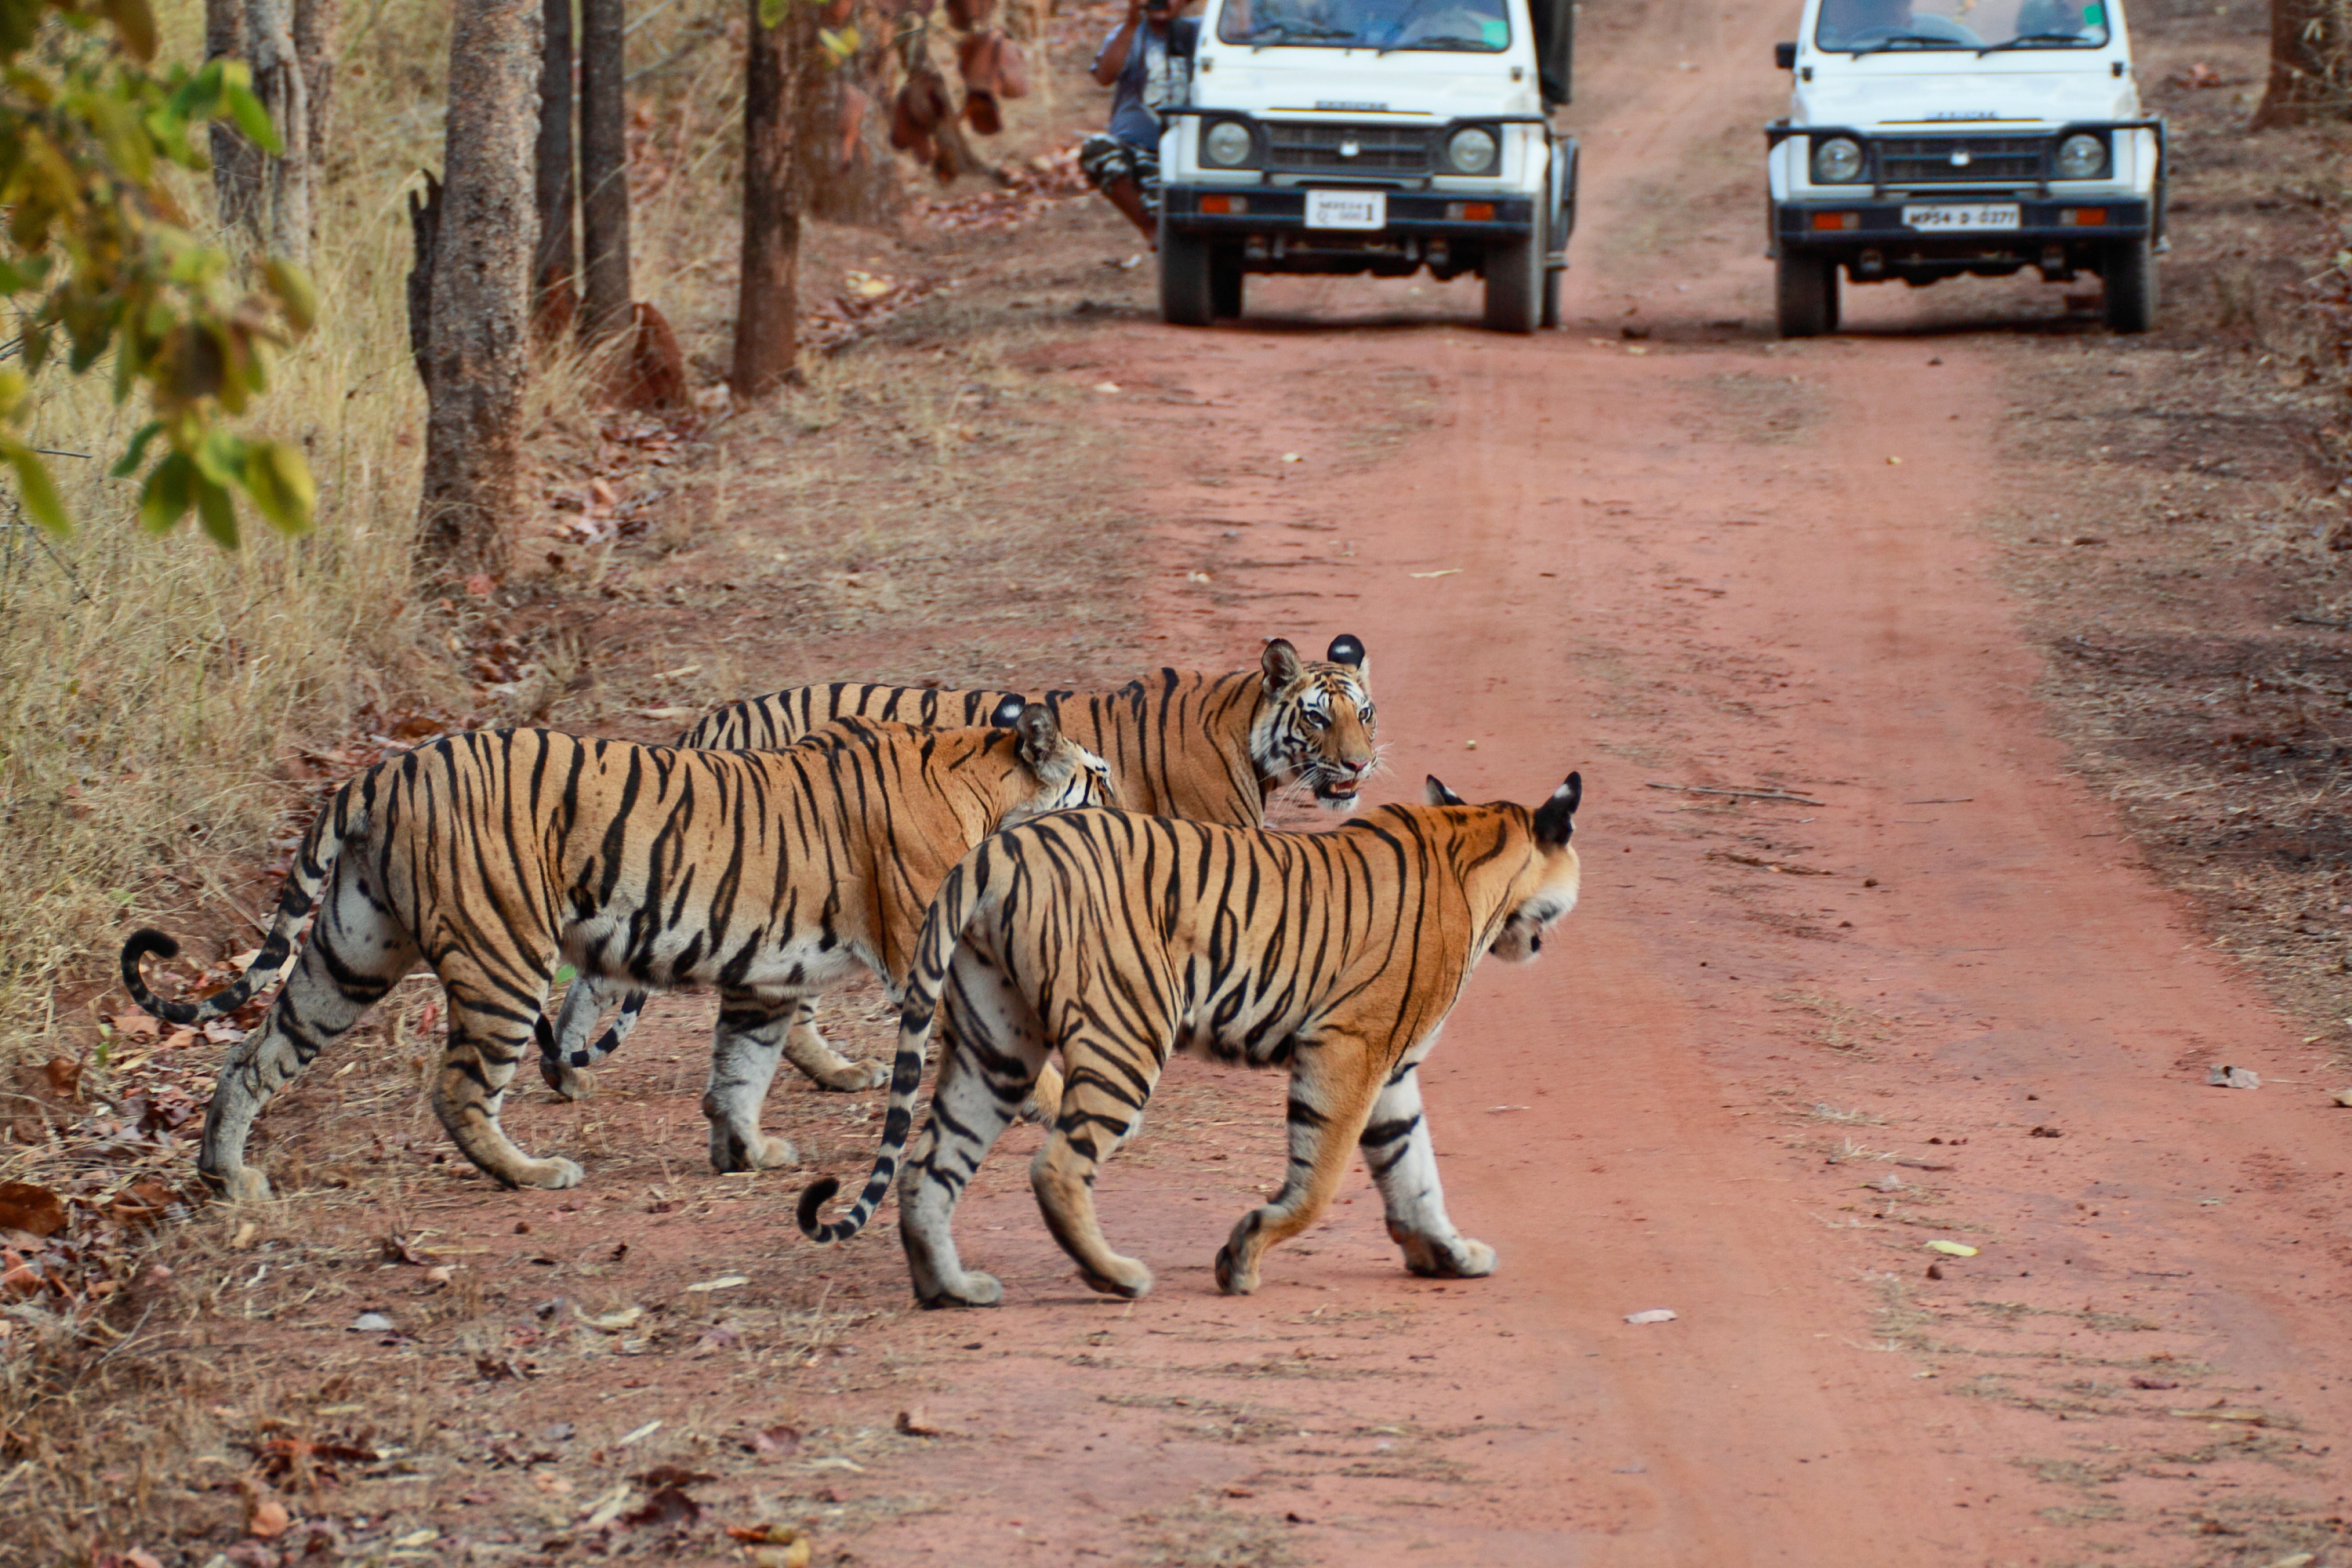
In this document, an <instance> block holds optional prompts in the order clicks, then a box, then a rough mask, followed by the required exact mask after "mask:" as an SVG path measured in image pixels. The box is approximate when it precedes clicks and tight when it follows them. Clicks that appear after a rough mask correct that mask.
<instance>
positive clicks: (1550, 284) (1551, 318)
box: [1543, 267, 1568, 331]
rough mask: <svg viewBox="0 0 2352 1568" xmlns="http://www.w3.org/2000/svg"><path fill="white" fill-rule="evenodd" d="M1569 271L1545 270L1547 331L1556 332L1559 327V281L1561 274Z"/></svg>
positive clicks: (1545, 322)
mask: <svg viewBox="0 0 2352 1568" xmlns="http://www.w3.org/2000/svg"><path fill="white" fill-rule="evenodd" d="M1567 270H1568V269H1567V268H1564V267H1547V268H1544V285H1543V324H1544V330H1545V331H1555V330H1557V329H1558V327H1559V279H1560V274H1561V273H1563V272H1565V271H1567Z"/></svg>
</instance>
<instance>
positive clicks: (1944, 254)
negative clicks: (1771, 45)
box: [1765, 0, 2165, 338]
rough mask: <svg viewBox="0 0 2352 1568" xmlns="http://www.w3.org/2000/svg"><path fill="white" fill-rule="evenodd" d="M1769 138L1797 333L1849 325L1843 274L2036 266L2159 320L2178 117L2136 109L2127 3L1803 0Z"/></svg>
mask: <svg viewBox="0 0 2352 1568" xmlns="http://www.w3.org/2000/svg"><path fill="white" fill-rule="evenodd" d="M1776 58H1777V62H1778V64H1779V65H1780V67H1781V68H1783V69H1794V70H1795V72H1796V74H1797V80H1796V92H1795V95H1794V97H1793V98H1792V99H1791V100H1790V116H1789V118H1788V119H1786V120H1783V121H1777V122H1776V123H1774V124H1773V125H1771V126H1769V127H1768V128H1767V130H1766V132H1765V137H1766V142H1767V145H1768V147H1769V152H1768V154H1767V158H1768V162H1769V169H1770V172H1771V182H1772V203H1771V223H1772V256H1773V257H1774V258H1775V260H1776V261H1777V262H1778V263H1779V279H1778V282H1779V317H1780V335H1781V336H1782V337H1790V338H1801V337H1811V336H1813V335H1815V334H1816V333H1820V332H1825V331H1835V330H1836V329H1837V324H1838V274H1839V272H1840V271H1841V270H1843V272H1844V274H1845V276H1846V277H1847V278H1848V279H1851V280H1853V282H1856V283H1877V282H1883V281H1885V280H1886V279H1893V278H1900V279H1903V281H1904V282H1906V283H1909V284H1912V285H1914V286H1917V285H1921V284H1927V283H1934V282H1937V281H1939V280H1940V279H1946V278H1952V277H1957V276H1958V275H1959V274H1961V273H1974V274H1975V275H1977V276H1978V277H1982V278H1999V277H2005V276H2007V275H2009V274H2011V273H2013V272H2017V271H2019V270H2021V268H2027V267H2032V268H2037V269H2039V270H2040V272H2041V274H2042V278H2043V279H2044V280H2046V281H2048V282H2052V283H2063V282H2067V281H2069V280H2071V279H2073V278H2074V275H2075V274H2076V273H2077V272H2095V273H2096V274H2098V276H2099V277H2100V278H2102V279H2105V292H2106V318H2107V324H2108V325H2109V326H2110V327H2112V328H2113V329H2114V330H2116V331H2119V332H2144V331H2147V329H2148V328H2149V327H2150V326H2152V325H2154V324H2155V321H2156V254H2157V252H2158V249H2160V248H2161V247H2162V244H2163V240H2164V182H2165V146H2164V122H2163V121H2161V120H2159V119H2154V118H2148V117H2145V116H2143V115H2142V114H2141V113H2140V107H2139V89H2138V88H2137V86H2136V85H2135V84H2134V83H2133V80H2132V72H2131V44H2130V39H2129V37H2128V36H2127V35H2126V32H2125V30H2124V18H2123V13H2122V11H2121V9H2120V8H2119V7H2118V5H2117V4H2116V0H1805V9H1804V21H1803V34H1802V37H1800V38H1799V39H1798V40H1797V41H1796V42H1795V43H1790V44H1781V45H1780V46H1778V47H1777V49H1776Z"/></svg>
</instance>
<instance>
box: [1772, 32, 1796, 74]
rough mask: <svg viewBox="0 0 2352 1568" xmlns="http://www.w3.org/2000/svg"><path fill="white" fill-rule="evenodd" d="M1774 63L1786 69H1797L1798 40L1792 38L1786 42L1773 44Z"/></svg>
mask: <svg viewBox="0 0 2352 1568" xmlns="http://www.w3.org/2000/svg"><path fill="white" fill-rule="evenodd" d="M1772 63H1773V64H1774V65H1776V66H1778V67H1780V68H1781V69H1782V70H1784V71H1792V70H1795V69H1796V68H1797V44H1796V40H1795V39H1793V38H1791V39H1790V40H1789V41H1788V42H1786V43H1780V44H1775V45H1773V46H1772Z"/></svg>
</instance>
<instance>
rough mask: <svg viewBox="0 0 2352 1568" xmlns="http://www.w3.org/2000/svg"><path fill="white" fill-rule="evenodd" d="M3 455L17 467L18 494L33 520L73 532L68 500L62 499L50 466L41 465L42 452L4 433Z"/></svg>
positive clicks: (0, 449)
mask: <svg viewBox="0 0 2352 1568" xmlns="http://www.w3.org/2000/svg"><path fill="white" fill-rule="evenodd" d="M0 458H6V459H7V462H8V466H9V467H10V468H15V469H16V494H17V495H18V496H19V497H20V498H21V499H22V500H24V503H25V510H26V511H28V512H30V513H32V514H33V521H35V522H37V523H39V524H40V525H41V526H42V527H43V528H46V529H47V530H48V531H50V532H51V533H70V532H72V531H73V519H71V518H69V517H68V516H67V515H66V506H65V502H63V501H61V500H58V488H57V486H55V485H53V484H51V483H50V482H49V470H48V469H47V468H43V467H42V466H41V455H40V454H39V453H38V452H36V451H34V450H33V449H32V448H31V447H27V446H26V445H25V444H24V443H23V442H22V441H17V440H13V439H10V438H8V437H0Z"/></svg>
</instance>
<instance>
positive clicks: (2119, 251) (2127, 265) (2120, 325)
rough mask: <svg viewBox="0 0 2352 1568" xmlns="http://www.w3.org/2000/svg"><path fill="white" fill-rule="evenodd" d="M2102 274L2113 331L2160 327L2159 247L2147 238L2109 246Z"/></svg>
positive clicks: (2101, 263) (2109, 321)
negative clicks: (2157, 316) (2157, 324)
mask: <svg viewBox="0 0 2352 1568" xmlns="http://www.w3.org/2000/svg"><path fill="white" fill-rule="evenodd" d="M2099 271H2100V274H2101V277H2102V278H2103V279H2104V280H2105V284H2106V300H2105V308H2106V318H2107V330H2108V331H2111V332H2144V331H2147V330H2148V329H2149V328H2151V327H2153V326H2155V325H2156V246H2155V244H2154V243H2153V242H2152V241H2150V240H2149V239H2148V238H2147V236H2145V235H2143V236H2141V237H2139V238H2137V239H2119V240H2116V241H2115V242H2114V243H2113V244H2111V245H2109V246H2108V247H2107V251H2106V254H2105V256H2103V257H2101V258H2099Z"/></svg>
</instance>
